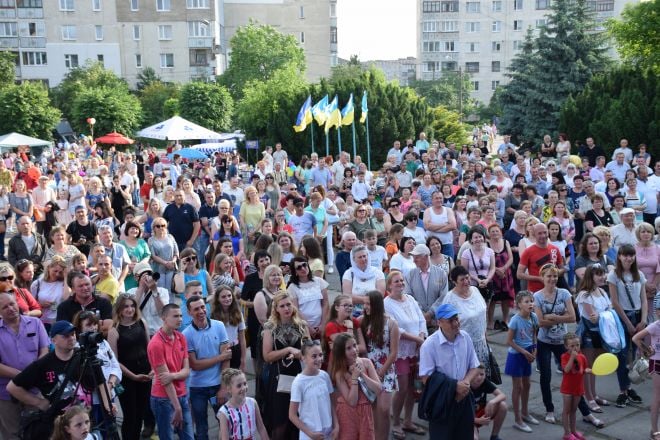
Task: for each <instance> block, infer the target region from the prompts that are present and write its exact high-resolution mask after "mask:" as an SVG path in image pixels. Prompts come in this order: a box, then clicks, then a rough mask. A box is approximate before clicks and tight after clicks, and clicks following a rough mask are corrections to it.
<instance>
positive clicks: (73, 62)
mask: <svg viewBox="0 0 660 440" xmlns="http://www.w3.org/2000/svg"><path fill="white" fill-rule="evenodd" d="M64 67H66V68H67V69H73V68H75V67H78V55H76V54H67V55H64Z"/></svg>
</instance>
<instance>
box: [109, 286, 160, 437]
mask: <svg viewBox="0 0 660 440" xmlns="http://www.w3.org/2000/svg"><path fill="white" fill-rule="evenodd" d="M108 343H109V344H110V347H111V348H112V351H113V352H114V354H115V356H116V357H117V360H118V361H119V366H120V368H121V372H122V380H121V384H122V386H123V387H124V392H123V393H122V394H120V395H119V402H120V403H121V408H122V411H123V413H124V421H123V423H122V426H121V435H122V438H124V439H126V440H139V438H140V431H141V429H142V422H143V421H144V417H145V413H146V412H147V408H148V407H149V396H150V394H151V379H152V377H153V372H152V371H151V366H150V364H149V359H148V357H147V345H148V344H149V332H148V330H147V324H146V323H145V322H144V320H143V319H142V315H141V313H140V308H139V306H138V303H137V301H136V300H135V297H133V296H131V295H128V294H121V295H119V297H118V298H117V301H116V302H115V304H114V307H113V308H112V327H111V328H110V330H109V331H108Z"/></svg>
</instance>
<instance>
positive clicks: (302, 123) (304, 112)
mask: <svg viewBox="0 0 660 440" xmlns="http://www.w3.org/2000/svg"><path fill="white" fill-rule="evenodd" d="M312 120H313V119H312V95H309V96H308V97H307V99H306V100H305V103H304V104H303V105H302V107H300V111H299V112H298V117H297V118H296V125H294V126H293V129H294V130H295V131H296V132H301V131H304V130H305V128H307V124H310V123H311V122H312Z"/></svg>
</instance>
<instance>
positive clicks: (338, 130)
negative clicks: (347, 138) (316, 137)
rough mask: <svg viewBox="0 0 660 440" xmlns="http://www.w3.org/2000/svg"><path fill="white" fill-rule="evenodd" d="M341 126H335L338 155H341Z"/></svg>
mask: <svg viewBox="0 0 660 440" xmlns="http://www.w3.org/2000/svg"><path fill="white" fill-rule="evenodd" d="M339 127H341V124H339V125H338V126H337V144H338V145H339V155H341V128H339Z"/></svg>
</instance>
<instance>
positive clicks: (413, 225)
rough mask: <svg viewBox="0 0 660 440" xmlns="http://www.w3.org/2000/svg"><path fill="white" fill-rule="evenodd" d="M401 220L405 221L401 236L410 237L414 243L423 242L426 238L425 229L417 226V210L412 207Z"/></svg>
mask: <svg viewBox="0 0 660 440" xmlns="http://www.w3.org/2000/svg"><path fill="white" fill-rule="evenodd" d="M403 220H404V221H405V222H406V226H405V228H403V236H404V237H412V238H413V239H414V240H415V243H424V241H425V240H426V231H425V230H424V229H423V228H420V227H419V226H417V225H418V220H419V216H418V215H417V211H416V210H414V209H413V210H411V211H409V212H408V213H407V214H406V215H404V216H403Z"/></svg>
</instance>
